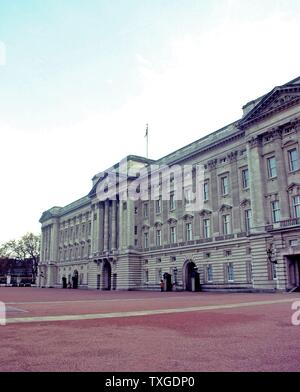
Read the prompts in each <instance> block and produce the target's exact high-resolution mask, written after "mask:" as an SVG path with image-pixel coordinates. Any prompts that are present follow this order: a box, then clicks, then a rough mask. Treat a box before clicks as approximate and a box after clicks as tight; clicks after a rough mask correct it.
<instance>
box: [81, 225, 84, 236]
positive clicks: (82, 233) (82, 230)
mask: <svg viewBox="0 0 300 392" xmlns="http://www.w3.org/2000/svg"><path fill="white" fill-rule="evenodd" d="M81 229H82V232H81V233H82V234H81V235H82V237H84V234H85V224H83V225H82V228H81Z"/></svg>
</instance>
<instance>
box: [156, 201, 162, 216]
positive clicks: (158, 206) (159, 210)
mask: <svg viewBox="0 0 300 392" xmlns="http://www.w3.org/2000/svg"><path fill="white" fill-rule="evenodd" d="M155 212H156V213H157V214H160V213H161V199H158V200H155Z"/></svg>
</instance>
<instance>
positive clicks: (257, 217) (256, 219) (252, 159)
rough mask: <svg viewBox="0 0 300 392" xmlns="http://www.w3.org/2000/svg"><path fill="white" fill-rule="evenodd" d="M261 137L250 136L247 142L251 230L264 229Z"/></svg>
mask: <svg viewBox="0 0 300 392" xmlns="http://www.w3.org/2000/svg"><path fill="white" fill-rule="evenodd" d="M261 148H262V147H261V139H260V138H259V137H255V138H252V139H251V140H249V141H248V143H247V156H248V168H249V177H250V198H251V209H252V225H253V228H252V229H251V231H252V232H261V231H264V230H265V225H266V222H267V216H266V214H267V209H266V208H265V203H264V196H265V193H266V191H265V183H266V179H265V175H264V173H265V168H264V165H263V163H264V162H263V159H262V158H261Z"/></svg>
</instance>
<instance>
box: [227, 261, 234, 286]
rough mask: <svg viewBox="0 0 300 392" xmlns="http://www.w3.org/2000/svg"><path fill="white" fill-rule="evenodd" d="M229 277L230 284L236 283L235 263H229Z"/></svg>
mask: <svg viewBox="0 0 300 392" xmlns="http://www.w3.org/2000/svg"><path fill="white" fill-rule="evenodd" d="M227 276H228V281H229V282H233V281H234V269H233V263H228V264H227Z"/></svg>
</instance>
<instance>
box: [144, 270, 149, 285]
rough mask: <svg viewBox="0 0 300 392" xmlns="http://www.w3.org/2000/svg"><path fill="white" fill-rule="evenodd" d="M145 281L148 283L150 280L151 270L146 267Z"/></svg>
mask: <svg viewBox="0 0 300 392" xmlns="http://www.w3.org/2000/svg"><path fill="white" fill-rule="evenodd" d="M144 274H145V275H144V281H145V283H148V282H149V271H148V270H147V269H146V270H145V271H144Z"/></svg>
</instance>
